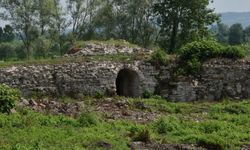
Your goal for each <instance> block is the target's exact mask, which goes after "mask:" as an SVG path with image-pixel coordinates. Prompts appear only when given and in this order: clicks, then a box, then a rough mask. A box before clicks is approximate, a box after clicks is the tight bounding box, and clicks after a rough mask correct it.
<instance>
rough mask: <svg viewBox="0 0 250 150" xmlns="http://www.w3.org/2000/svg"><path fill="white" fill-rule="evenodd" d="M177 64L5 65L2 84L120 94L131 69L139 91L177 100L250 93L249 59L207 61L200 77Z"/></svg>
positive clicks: (25, 90)
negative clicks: (180, 71)
mask: <svg viewBox="0 0 250 150" xmlns="http://www.w3.org/2000/svg"><path fill="white" fill-rule="evenodd" d="M175 67H176V65H174V64H170V65H167V66H161V67H157V68H156V67H154V66H153V65H151V64H150V63H147V62H143V61H135V62H133V63H122V62H111V61H103V62H98V61H95V62H78V63H67V64H54V65H19V66H12V67H7V68H1V69H0V83H4V84H7V85H9V86H12V87H16V88H19V89H20V90H21V91H22V92H23V94H24V95H31V94H32V93H33V92H39V93H42V94H53V95H70V96H71V95H79V94H80V95H95V94H96V93H97V92H103V93H115V92H116V90H117V89H116V88H117V87H116V85H117V84H116V82H117V80H116V79H117V76H118V74H119V72H120V71H121V70H123V69H127V70H131V71H134V72H136V73H137V75H138V77H139V78H138V80H139V82H138V84H139V85H138V88H139V89H138V91H139V95H142V94H143V92H144V91H151V92H154V93H156V94H160V95H161V96H163V97H164V98H166V99H168V100H172V101H197V100H220V99H223V98H232V99H245V98H250V76H249V74H250V61H249V60H227V59H223V60H211V61H209V62H206V63H205V64H204V69H203V71H202V72H201V73H200V76H198V77H193V76H178V77H176V76H174V75H173V73H172V71H173V69H174V68H175ZM129 81H133V80H129V79H128V82H129ZM128 85H129V84H128ZM127 87H128V86H127Z"/></svg>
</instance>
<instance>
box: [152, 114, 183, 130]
mask: <svg viewBox="0 0 250 150" xmlns="http://www.w3.org/2000/svg"><path fill="white" fill-rule="evenodd" d="M179 124H180V122H179V121H178V120H177V119H176V118H174V117H169V118H160V119H159V120H157V121H156V122H155V123H154V128H155V130H156V132H157V133H159V134H166V133H168V132H169V133H170V132H174V131H176V130H178V129H179Z"/></svg>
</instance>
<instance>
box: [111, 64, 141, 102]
mask: <svg viewBox="0 0 250 150" xmlns="http://www.w3.org/2000/svg"><path fill="white" fill-rule="evenodd" d="M139 83H140V81H139V75H138V74H137V73H136V72H135V71H133V70H129V69H122V70H121V71H120V72H119V73H118V76H117V79H116V92H117V95H119V96H125V97H139V96H140V89H139V87H140V85H139Z"/></svg>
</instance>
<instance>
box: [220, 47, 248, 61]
mask: <svg viewBox="0 0 250 150" xmlns="http://www.w3.org/2000/svg"><path fill="white" fill-rule="evenodd" d="M220 56H221V57H224V58H231V59H235V58H243V57H245V56H246V50H245V48H244V47H242V46H226V47H224V48H223V49H222V51H221V54H220Z"/></svg>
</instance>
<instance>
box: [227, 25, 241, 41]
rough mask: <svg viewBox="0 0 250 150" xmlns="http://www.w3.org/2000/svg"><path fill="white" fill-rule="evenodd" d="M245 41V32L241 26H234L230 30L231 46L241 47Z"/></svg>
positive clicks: (229, 39)
mask: <svg viewBox="0 0 250 150" xmlns="http://www.w3.org/2000/svg"><path fill="white" fill-rule="evenodd" d="M243 41H244V30H243V27H242V25H241V24H239V23H236V24H233V25H232V26H231V27H230V28H229V38H228V43H229V44H230V45H240V44H242V43H243Z"/></svg>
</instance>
